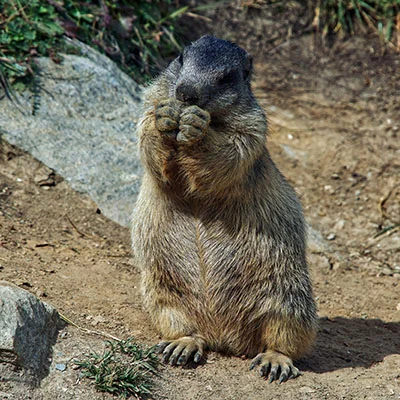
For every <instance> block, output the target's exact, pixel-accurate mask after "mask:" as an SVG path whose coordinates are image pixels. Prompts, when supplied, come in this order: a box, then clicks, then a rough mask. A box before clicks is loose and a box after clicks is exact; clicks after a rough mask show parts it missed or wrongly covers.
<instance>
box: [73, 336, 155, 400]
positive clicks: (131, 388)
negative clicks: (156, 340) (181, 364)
mask: <svg viewBox="0 0 400 400" xmlns="http://www.w3.org/2000/svg"><path fill="white" fill-rule="evenodd" d="M75 364H76V365H77V366H78V367H79V368H80V369H81V376H82V377H84V378H88V379H91V380H92V381H93V383H94V385H95V387H96V389H97V390H99V391H101V392H107V393H111V394H114V395H119V396H122V397H123V398H128V397H130V396H134V397H136V398H138V399H141V398H143V396H146V395H149V394H151V390H152V388H153V378H154V376H155V375H158V372H157V370H158V365H159V360H158V357H157V355H156V354H155V352H154V350H153V348H147V347H144V346H143V345H140V344H138V343H137V342H135V341H134V340H133V339H132V338H130V339H127V340H123V341H116V340H113V341H107V342H106V349H105V350H104V352H103V353H102V354H99V353H91V354H88V355H86V357H85V359H83V360H79V361H75Z"/></svg>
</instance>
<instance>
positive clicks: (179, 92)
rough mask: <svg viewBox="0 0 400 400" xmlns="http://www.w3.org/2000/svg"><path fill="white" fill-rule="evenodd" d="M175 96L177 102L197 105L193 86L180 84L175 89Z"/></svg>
mask: <svg viewBox="0 0 400 400" xmlns="http://www.w3.org/2000/svg"><path fill="white" fill-rule="evenodd" d="M175 96H176V98H177V99H178V100H180V101H183V102H185V103H189V104H197V102H198V101H199V94H198V93H197V90H196V88H195V87H194V86H193V85H190V84H188V83H184V82H183V83H180V84H179V85H178V86H177V87H176V89H175Z"/></svg>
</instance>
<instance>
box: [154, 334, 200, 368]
mask: <svg viewBox="0 0 400 400" xmlns="http://www.w3.org/2000/svg"><path fill="white" fill-rule="evenodd" d="M156 351H157V352H158V353H159V354H160V353H162V357H161V359H162V361H163V362H164V363H166V364H170V365H185V364H188V363H189V362H190V361H191V360H193V361H194V362H195V363H199V362H200V360H201V359H202V357H203V352H204V343H203V341H202V340H199V339H197V338H195V337H192V336H185V337H182V338H180V339H177V340H173V341H171V342H161V343H160V344H159V345H158V346H157V350H156Z"/></svg>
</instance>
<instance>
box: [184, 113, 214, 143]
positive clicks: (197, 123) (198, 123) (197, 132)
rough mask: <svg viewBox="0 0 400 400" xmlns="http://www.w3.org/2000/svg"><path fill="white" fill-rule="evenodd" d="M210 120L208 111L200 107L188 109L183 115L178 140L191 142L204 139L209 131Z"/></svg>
mask: <svg viewBox="0 0 400 400" xmlns="http://www.w3.org/2000/svg"><path fill="white" fill-rule="evenodd" d="M210 120H211V118H210V114H209V113H208V111H205V110H203V109H201V108H200V107H198V106H189V107H186V108H185V109H184V110H183V111H182V114H181V119H180V121H179V133H178V135H177V136H176V140H178V141H180V142H190V141H194V140H197V139H200V138H202V137H203V136H204V135H205V134H206V132H207V130H208V125H209V124H210Z"/></svg>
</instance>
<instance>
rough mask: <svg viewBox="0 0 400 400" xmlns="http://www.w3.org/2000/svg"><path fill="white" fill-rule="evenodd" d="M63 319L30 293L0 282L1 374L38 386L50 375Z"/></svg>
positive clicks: (4, 379)
mask: <svg viewBox="0 0 400 400" xmlns="http://www.w3.org/2000/svg"><path fill="white" fill-rule="evenodd" d="M61 327H62V321H61V319H60V318H59V315H58V313H57V311H56V310H55V309H54V308H53V307H51V306H50V305H48V304H46V303H43V302H42V301H40V300H39V299H38V298H37V297H35V296H34V295H32V294H31V293H29V292H27V291H26V290H23V289H21V288H19V287H17V286H14V285H12V284H9V283H7V282H5V281H0V376H1V379H2V380H3V381H7V380H10V381H16V380H17V381H19V382H20V383H22V384H29V385H34V386H36V385H38V384H39V382H40V381H41V380H42V379H43V378H44V377H45V376H46V375H47V374H48V372H49V366H50V363H51V353H52V346H53V345H54V343H55V342H56V339H57V333H58V330H59V329H60V328H61Z"/></svg>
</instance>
